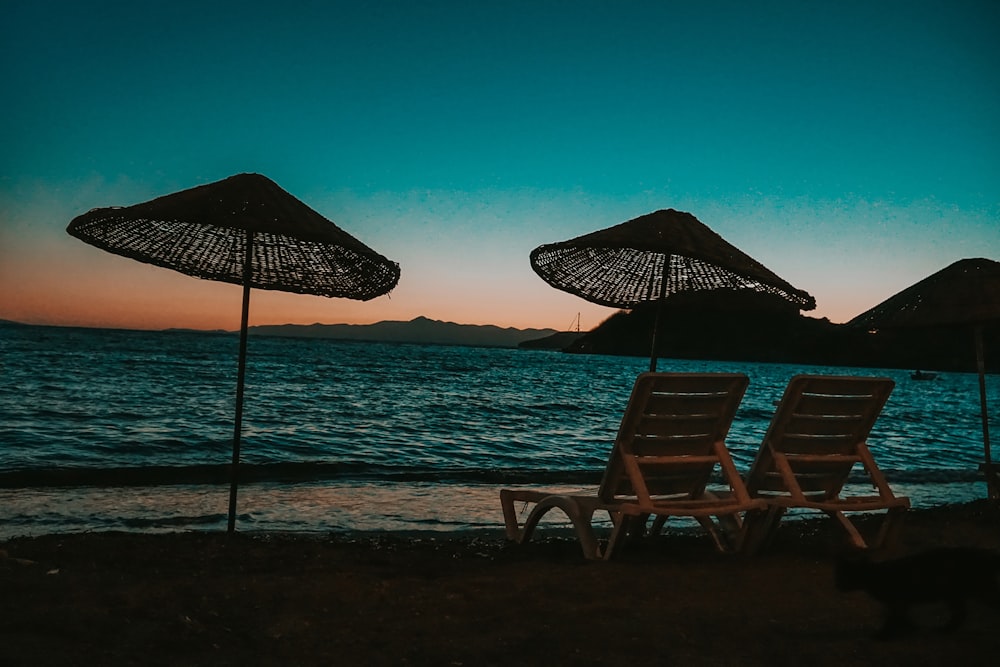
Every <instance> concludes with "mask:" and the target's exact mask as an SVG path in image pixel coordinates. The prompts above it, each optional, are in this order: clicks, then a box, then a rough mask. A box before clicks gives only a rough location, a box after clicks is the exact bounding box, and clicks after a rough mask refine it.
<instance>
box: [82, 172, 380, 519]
mask: <svg viewBox="0 0 1000 667" xmlns="http://www.w3.org/2000/svg"><path fill="white" fill-rule="evenodd" d="M66 231H67V232H69V233H70V234H72V235H73V236H75V237H77V238H79V239H81V240H83V241H86V242H87V243H89V244H91V245H95V246H97V247H98V248H102V249H104V250H107V251H108V252H112V253H115V254H116V255H123V256H125V257H130V258H132V259H135V260H138V261H140V262H146V263H148V264H155V265H156V266H162V267H165V268H168V269H174V270H175V271H180V272H181V273H186V274H188V275H190V276H195V277H197V278H207V279H209V280H218V281H221V282H226V283H233V284H236V285H243V317H242V320H241V325H240V353H239V370H238V373H237V380H236V419H235V425H234V427H233V459H232V468H231V484H230V492H229V525H228V529H229V532H232V531H233V530H234V529H235V525H236V487H237V483H238V476H237V471H238V467H239V460H240V431H241V423H242V418H243V381H244V375H245V370H246V348H247V319H248V312H249V308H250V288H251V287H256V288H258V289H269V290H281V291H284V292H295V293H298V294H315V295H319V296H328V297H345V298H349V299H358V300H361V301H367V300H369V299H373V298H375V297H377V296H380V295H382V294H385V293H387V292H388V291H389V290H391V289H392V288H393V287H395V285H396V283H397V282H399V265H398V264H396V263H395V262H392V261H389V260H388V259H386V258H385V257H383V256H382V255H380V254H378V253H377V252H375V251H374V250H372V249H371V248H369V247H368V246H366V245H365V244H363V243H361V242H360V241H358V240H357V239H355V238H354V237H352V236H351V235H350V234H348V233H347V232H345V231H344V230H342V229H340V228H339V227H337V225H335V224H333V223H332V222H330V221H329V220H327V219H326V218H324V217H323V216H322V215H320V214H319V213H317V212H316V211H314V210H313V209H311V208H309V207H308V206H306V205H305V204H303V203H302V202H301V201H299V200H298V199H296V198H295V197H293V196H292V195H290V194H288V193H287V192H285V191H284V190H282V189H281V188H280V187H278V185H277V184H275V183H274V182H273V181H271V180H270V179H268V178H266V177H264V176H261V175H259V174H238V175H236V176H231V177H229V178H226V179H224V180H221V181H218V182H215V183H209V184H207V185H201V186H198V187H194V188H191V189H189V190H183V191H181V192H177V193H174V194H170V195H166V196H164V197H159V198H157V199H153V200H151V201H148V202H145V203H142V204H136V205H134V206H127V207H112V208H96V209H93V210H91V211H88V212H87V213H84V214H83V215H81V216H78V217H76V218H74V219H73V221H72V222H70V224H69V227H67V229H66Z"/></svg>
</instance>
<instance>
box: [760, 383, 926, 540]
mask: <svg viewBox="0 0 1000 667" xmlns="http://www.w3.org/2000/svg"><path fill="white" fill-rule="evenodd" d="M893 386H894V383H893V381H892V380H891V379H889V378H871V377H847V376H823V375H797V376H795V377H793V378H792V379H791V380H790V381H789V383H788V386H787V387H786V388H785V394H784V396H783V397H782V399H781V402H780V403H779V404H778V407H777V410H776V411H775V414H774V416H773V418H772V419H771V425H770V426H769V427H768V430H767V434H766V435H765V436H764V442H763V443H762V444H761V448H760V450H759V451H758V452H757V456H756V458H755V459H754V462H753V464H752V465H751V466H750V470H749V472H748V473H747V476H746V488H747V491H748V492H749V493H750V495H751V496H752V497H754V498H760V499H763V500H765V501H766V502H767V506H768V508H767V511H765V512H763V513H755V514H754V515H753V516H750V517H747V520H746V525H745V529H746V531H747V534H746V535H745V544H744V548H745V549H746V550H747V551H749V552H753V551H756V550H757V549H759V548H760V547H761V546H763V545H764V544H765V543H766V542H767V541H768V540H769V539H770V538H771V537H772V536H773V533H774V530H775V529H776V528H777V525H778V523H779V522H780V520H781V517H782V516H783V515H784V514H785V512H786V511H787V510H788V509H790V508H809V509H815V510H820V511H822V512H825V513H826V514H828V515H829V516H831V517H832V518H834V519H835V520H836V522H837V523H838V524H839V525H840V526H841V527H843V529H844V530H845V531H847V536H848V538H849V539H850V542H851V543H852V544H853V545H854V546H855V547H858V548H869V547H872V548H875V547H880V546H889V545H890V544H891V542H892V541H893V540H894V539H895V538H896V533H897V531H898V528H899V524H900V520H901V518H902V515H903V513H904V512H905V511H906V509H907V508H908V507H909V506H910V501H909V499H908V498H903V497H896V496H895V495H894V494H893V492H892V489H891V488H889V484H888V483H887V482H886V480H885V477H884V476H883V475H882V472H881V471H880V470H879V468H878V466H876V465H875V460H874V459H873V458H872V455H871V452H870V451H869V450H868V444H867V439H868V435H869V433H870V432H871V429H872V426H873V425H874V424H875V420H876V419H877V418H878V416H879V414H880V413H881V411H882V407H883V406H884V405H885V402H886V400H887V399H888V398H889V394H890V393H891V392H892V389H893ZM858 463H860V464H861V466H862V467H863V469H864V471H865V472H866V473H867V474H868V477H869V478H870V481H871V484H872V486H873V487H874V489H875V491H876V492H877V494H876V495H864V496H843V495H841V493H842V490H843V487H844V484H845V483H846V482H847V478H848V475H850V473H851V471H852V470H853V468H854V466H855V464H858ZM871 510H886V514H885V515H884V517H883V519H882V521H881V522H880V528H879V530H878V533H877V535H876V537H875V539H874V540H873V541H871V543H870V544H869V542H866V540H865V539H864V538H863V537H862V536H861V534H860V533H859V532H858V529H857V527H856V526H855V525H854V523H852V521H851V520H850V518H849V517H848V516H847V515H846V514H845V512H861V511H871Z"/></svg>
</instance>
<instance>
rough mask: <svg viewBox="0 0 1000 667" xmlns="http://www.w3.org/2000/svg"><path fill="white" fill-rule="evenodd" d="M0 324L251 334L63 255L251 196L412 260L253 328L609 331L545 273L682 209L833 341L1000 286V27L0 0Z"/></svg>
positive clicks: (868, 3)
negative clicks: (117, 218) (535, 264)
mask: <svg viewBox="0 0 1000 667" xmlns="http://www.w3.org/2000/svg"><path fill="white" fill-rule="evenodd" d="M0 9H2V15H3V17H4V18H3V20H2V21H0V89H2V90H3V96H4V99H5V101H4V103H3V105H2V106H0V119H2V122H0V147H2V148H0V318H2V319H12V320H18V321H24V322H31V323H40V324H67V325H77V324H79V325H85V326H119V327H127V328H140V329H158V328H166V327H196V328H213V329H214V328H223V329H237V328H238V327H239V311H240V288H239V287H238V286H233V285H223V284H218V283H212V282H209V281H205V280H198V279H195V278H190V277H188V276H184V275H182V274H179V273H176V272H172V271H169V270H166V269H161V268H156V267H152V266H149V265H145V264H140V263H138V262H134V261H132V260H128V259H124V258H121V257H117V256H114V255H111V254H109V253H106V252H103V251H101V250H98V249H97V248H94V247H92V246H89V245H87V244H84V243H82V242H80V241H78V240H76V239H74V238H72V237H70V236H69V235H68V234H66V232H65V228H66V225H67V224H68V223H69V221H70V220H71V219H72V218H73V217H75V216H76V215H78V214H80V213H83V212H85V211H87V210H88V209H90V208H93V207H99V206H112V205H129V204H134V203H138V202H141V201H145V200H148V199H151V198H153V197H156V196H160V195H164V194H168V193H170V192H174V191H177V190H182V189H185V188H189V187H192V186H195V185H200V184H203V183H208V182H211V181H216V180H219V179H222V178H225V177H227V176H230V175H233V174H236V173H241V172H258V173H261V174H264V175H266V176H268V177H270V178H271V179H273V180H274V181H276V182H277V183H278V184H279V185H280V186H282V187H283V188H284V189H286V190H288V191H289V192H290V193H292V194H293V195H295V196H296V197H298V198H299V199H301V200H302V201H304V202H305V203H306V204H308V205H310V206H311V207H313V208H314V209H316V210H317V211H319V212H320V213H322V214H323V215H325V216H326V217H328V218H330V219H331V220H333V221H334V222H336V223H337V224H338V225H339V226H340V227H342V228H343V229H345V230H346V231H348V232H349V233H351V234H352V235H354V236H355V237H357V238H358V239H360V240H361V241H363V242H364V243H366V244H367V245H369V246H371V247H373V248H374V249H375V250H377V251H379V252H381V253H382V254H384V255H386V256H387V257H389V258H391V259H393V260H395V261H397V262H399V263H400V265H401V268H402V278H401V280H400V283H399V286H398V287H397V288H396V289H395V290H394V291H393V292H392V293H391V295H390V296H389V297H380V298H378V299H375V300H373V301H369V302H357V301H351V300H347V299H326V298H322V297H311V296H302V295H291V294H283V293H278V292H267V291H260V290H257V291H254V292H253V297H252V303H251V323H252V324H269V323H284V322H296V323H312V322H324V323H337V322H348V323H369V322H376V321H379V320H386V319H392V320H408V319H412V318H413V317H416V316H419V315H423V316H427V317H431V318H434V319H440V320H447V321H453V322H460V323H470V324H498V325H501V326H516V327H548V328H556V329H565V328H568V327H569V326H570V324H571V323H572V321H573V320H574V318H575V317H576V315H577V313H578V312H579V313H581V324H582V326H583V328H585V329H586V328H592V327H594V326H596V325H597V324H598V323H599V322H600V321H601V320H602V319H604V318H605V317H607V316H608V315H610V314H611V313H612V312H613V311H612V310H611V309H608V308H603V307H600V306H596V305H592V304H589V303H587V302H585V301H583V300H581V299H579V298H577V297H574V296H571V295H569V294H565V293H563V292H560V291H558V290H555V289H553V288H551V287H549V286H548V285H547V284H546V283H544V282H543V281H542V280H541V279H540V278H538V277H537V276H536V275H535V274H534V272H532V270H531V267H530V265H529V263H528V254H529V253H530V251H531V250H532V249H533V248H534V247H536V246H538V245H540V244H542V243H549V242H554V241H560V240H565V239H568V238H571V237H574V236H578V235H580V234H584V233H587V232H590V231H594V230H596V229H601V228H605V227H609V226H611V225H614V224H617V223H619V222H623V221H625V220H629V219H631V218H634V217H637V216H639V215H643V214H645V213H649V212H652V211H655V210H657V209H661V208H675V209H679V210H684V211H689V212H691V213H693V214H694V215H695V216H697V217H698V218H699V219H700V220H701V221H702V222H704V223H705V224H706V225H708V226H709V227H711V228H712V229H713V230H715V231H716V232H718V233H719V234H721V235H722V236H723V237H724V238H725V239H726V240H728V241H729V242H730V243H732V244H733V245H735V246H737V247H738V248H740V249H742V250H743V251H744V252H746V253H748V254H749V255H751V256H752V257H754V258H756V259H757V260H759V261H760V262H762V263H763V264H764V265H765V266H767V267H768V268H770V269H771V270H772V271H774V272H775V273H777V274H778V275H779V276H781V277H782V278H784V279H786V280H787V281H789V282H790V283H792V284H793V285H794V286H796V287H798V288H800V289H804V290H806V291H808V292H810V293H811V294H813V295H814V296H815V297H816V301H817V303H818V308H817V309H816V310H815V311H812V312H810V313H807V314H809V315H812V316H816V317H828V318H830V319H831V320H832V321H834V322H844V321H846V320H848V319H850V318H851V317H853V316H854V315H857V314H858V313H860V312H862V311H864V310H866V309H867V308H869V307H871V306H873V305H875V304H876V303H878V302H880V301H882V300H883V299H885V298H886V297H888V296H890V295H892V294H894V293H895V292H897V291H899V290H900V289H903V288H904V287H907V286H909V285H911V284H912V283H914V282H917V281H918V280H920V279H922V278H924V277H926V276H928V275H930V274H931V273H934V272H935V271H937V270H939V269H941V268H943V267H945V266H947V265H948V264H951V263H952V262H954V261H957V260H959V259H962V258H966V257H987V258H990V259H994V260H997V259H1000V47H998V44H1000V42H998V40H997V38H996V36H997V34H998V33H1000V3H998V2H995V1H993V0H983V1H980V2H972V1H968V0H940V1H938V2H926V1H921V0H836V1H834V0H829V1H820V0H795V1H768V0H763V1H754V2H747V1H745V0H743V1H722V0H717V1H713V0H705V1H699V2H690V1H673V0H661V1H659V2H652V1H650V2H629V1H628V0H621V1H614V0H608V1H607V2H592V1H589V0H573V1H565V2H564V1H546V0H529V1H526V2H520V1H511V0H503V1H497V2H492V1H490V0H483V1H482V2H469V1H462V2H443V1H442V2H434V1H430V2H418V1H416V0H409V1H398V2H379V1H377V0H372V1H371V2H357V1H356V0H352V1H350V2H336V1H332V0H328V1H315V2H307V1H300V0H283V1H281V2H254V1H252V0H243V1H241V2H221V1H213V0H171V1H170V2H160V1H157V0H144V1H143V2H135V1H134V0H127V1H122V2H117V1H107V2H96V1H92V0H91V1H88V0H71V1H64V2H53V1H48V0H0Z"/></svg>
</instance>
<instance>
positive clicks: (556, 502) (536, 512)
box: [501, 492, 601, 560]
mask: <svg viewBox="0 0 1000 667" xmlns="http://www.w3.org/2000/svg"><path fill="white" fill-rule="evenodd" d="M501 493H502V492H501ZM516 498H517V496H516V494H508V495H507V496H506V497H503V496H502V497H501V505H502V506H503V508H504V522H505V524H506V530H507V535H508V537H510V538H511V539H512V540H514V541H515V542H517V543H518V544H524V543H525V542H527V541H528V540H530V539H531V535H532V534H533V533H534V532H535V528H536V527H537V526H538V522H539V521H540V520H541V519H542V517H543V516H545V514H546V513H547V512H548V511H549V510H551V509H553V508H558V509H560V510H562V511H563V512H564V513H565V514H566V516H567V517H569V520H570V521H571V522H572V524H573V529H574V530H575V531H576V536H577V538H578V539H579V541H580V548H581V549H582V550H583V555H584V557H585V558H588V559H591V560H593V559H598V558H601V547H600V544H599V542H598V540H597V535H596V534H595V533H594V526H593V518H594V510H595V509H596V508H595V506H594V505H593V504H592V503H589V502H583V501H580V500H579V499H576V498H572V497H570V496H560V495H552V496H544V497H542V498H539V499H537V500H536V499H527V498H520V500H523V501H526V502H535V506H534V507H533V508H532V510H531V513H530V514H528V518H527V519H526V520H525V522H524V525H523V526H521V527H520V528H518V525H517V514H516V513H515V512H514V504H513V503H514V500H515V499H516Z"/></svg>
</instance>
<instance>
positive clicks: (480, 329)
mask: <svg viewBox="0 0 1000 667" xmlns="http://www.w3.org/2000/svg"><path fill="white" fill-rule="evenodd" d="M250 331H251V332H252V333H254V334H259V335H266V336H286V337H293V338H335V339H339V340H358V341H369V342H380V343H381V342H388V343H422V344H431V345H471V346H474V347H517V346H518V345H519V344H520V343H522V342H524V341H526V340H533V339H538V338H542V337H545V336H550V335H552V334H554V333H556V332H555V330H554V329H514V328H509V327H508V328H501V327H498V326H494V325H492V324H487V325H478V324H456V323H454V322H441V321H439V320H431V319H428V318H426V317H418V318H416V319H413V320H410V321H409V322H398V321H384V322H376V323H375V324H277V325H262V326H254V327H250Z"/></svg>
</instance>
